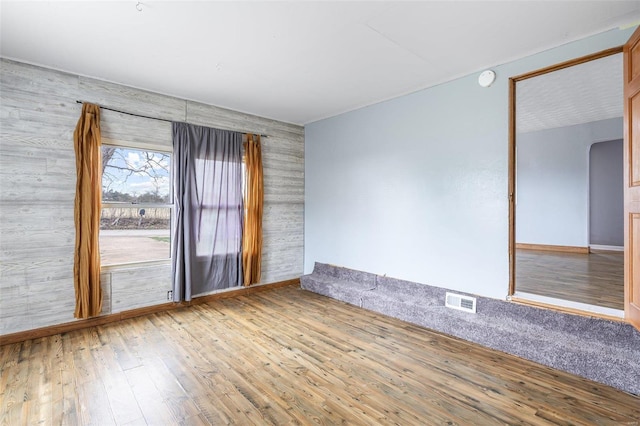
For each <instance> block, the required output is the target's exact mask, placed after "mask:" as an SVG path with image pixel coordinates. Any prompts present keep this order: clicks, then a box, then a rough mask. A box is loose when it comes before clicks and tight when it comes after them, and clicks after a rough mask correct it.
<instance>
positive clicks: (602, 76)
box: [516, 53, 623, 133]
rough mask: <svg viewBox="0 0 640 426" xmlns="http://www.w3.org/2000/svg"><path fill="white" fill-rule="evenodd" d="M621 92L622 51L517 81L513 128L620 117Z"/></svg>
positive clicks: (526, 129) (527, 129) (549, 126)
mask: <svg viewBox="0 0 640 426" xmlns="http://www.w3.org/2000/svg"><path fill="white" fill-rule="evenodd" d="M622 92H623V77H622V53H618V54H615V55H611V56H607V57H605V58H601V59H598V60H595V61H590V62H586V63H583V64H580V65H574V66H572V67H569V68H564V69H561V70H558V71H554V72H551V73H547V74H542V75H539V76H537V77H533V78H529V79H527V80H522V81H518V82H517V83H516V116H517V121H516V131H517V132H518V133H527V132H533V131H537V130H544V129H552V128H556V127H564V126H573V125H576V124H583V123H589V122H591V121H597V120H605V119H608V118H614V117H622V115H623V96H622Z"/></svg>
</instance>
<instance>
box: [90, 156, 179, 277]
mask: <svg viewBox="0 0 640 426" xmlns="http://www.w3.org/2000/svg"><path fill="white" fill-rule="evenodd" d="M170 170H171V153H170V152H163V151H150V150H144V149H137V148H129V147H117V146H108V145H103V146H102V213H101V216H100V260H101V264H102V265H105V266H108V265H116V264H123V263H131V262H148V261H156V260H163V259H170V258H171V215H172V210H173V204H172V197H171V173H170Z"/></svg>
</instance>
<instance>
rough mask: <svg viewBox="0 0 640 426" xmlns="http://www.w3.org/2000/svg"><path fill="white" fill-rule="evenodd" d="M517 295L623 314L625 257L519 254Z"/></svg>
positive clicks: (602, 253) (532, 251)
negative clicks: (618, 310) (585, 305)
mask: <svg viewBox="0 0 640 426" xmlns="http://www.w3.org/2000/svg"><path fill="white" fill-rule="evenodd" d="M516 291H519V292H525V293H533V294H538V295H541V296H547V297H553V298H556V299H563V300H570V301H572V302H580V303H586V304H588V305H596V306H603V307H605V308H612V309H620V310H623V309H624V254H623V253H622V252H600V253H589V254H580V253H561V252H553V251H539V250H516Z"/></svg>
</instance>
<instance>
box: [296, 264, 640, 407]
mask: <svg viewBox="0 0 640 426" xmlns="http://www.w3.org/2000/svg"><path fill="white" fill-rule="evenodd" d="M300 283H301V286H302V288H303V289H305V290H309V291H312V292H314V293H318V294H322V295H324V296H328V297H331V298H334V299H337V300H341V301H343V302H347V303H350V304H353V305H356V306H359V307H362V308H365V309H369V310H372V311H375V312H379V313H381V314H384V315H388V316H391V317H394V318H398V319H401V320H404V321H407V322H411V323H414V324H418V325H421V326H423V327H426V328H430V329H432V330H436V331H439V332H442V333H445V334H449V335H452V336H456V337H459V338H461V339H465V340H468V341H471V342H475V343H478V344H480V345H482V346H486V347H489V348H492V349H496V350H499V351H502V352H506V353H509V354H513V355H516V356H519V357H521V358H525V359H529V360H531V361H534V362H537V363H540V364H543V365H546V366H549V367H552V368H556V369H558V370H563V371H567V372H569V373H572V374H575V375H578V376H581V377H585V378H587V379H591V380H593V381H596V382H599V383H603V384H606V385H609V386H613V387H615V388H618V389H621V390H623V391H625V392H628V393H632V394H635V395H640V332H638V331H637V330H636V329H635V328H633V327H632V326H631V325H629V324H626V323H622V322H615V321H608V320H604V319H600V318H592V317H585V316H580V315H571V314H565V313H562V312H557V311H553V310H549V309H542V308H536V307H533V306H526V305H520V304H516V303H511V302H507V301H502V300H497V299H491V298H486V297H477V296H474V297H476V298H477V302H476V308H477V313H476V314H473V313H468V312H463V311H459V310H455V309H450V308H446V307H445V306H444V305H445V293H446V291H447V290H446V289H444V288H440V287H432V286H428V285H425V284H419V283H414V282H410V281H403V280H398V279H394V278H388V277H382V276H379V275H375V274H371V273H368V272H361V271H354V270H351V269H347V268H342V267H337V266H332V265H327V264H323V263H316V264H315V267H314V269H313V273H311V274H308V275H304V276H302V277H301V278H300ZM456 293H457V294H464V293H459V292H456Z"/></svg>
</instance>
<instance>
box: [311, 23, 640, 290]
mask: <svg viewBox="0 0 640 426" xmlns="http://www.w3.org/2000/svg"><path fill="white" fill-rule="evenodd" d="M632 31H633V29H627V30H612V31H608V32H606V33H603V34H599V35H597V36H593V37H589V38H586V39H583V40H580V41H577V42H573V43H570V44H567V45H564V46H561V47H559V48H556V49H552V50H548V51H545V52H542V53H539V54H536V55H533V56H528V57H526V58H523V59H520V60H517V61H514V62H510V63H508V64H504V65H499V66H495V67H493V69H494V70H495V71H496V73H497V76H498V78H497V80H496V82H495V83H494V84H493V85H492V86H491V87H489V88H486V89H485V88H481V87H480V86H479V85H478V84H477V75H478V74H477V73H476V74H473V75H469V76H466V77H463V78H460V79H457V80H454V81H451V82H448V83H445V84H441V85H438V86H435V87H431V88H428V89H425V90H422V91H419V92H416V93H413V94H410V95H406V96H402V97H399V98H396V99H392V100H389V101H386V102H382V103H379V104H375V105H372V106H369V107H366V108H361V109H359V110H356V111H352V112H348V113H345V114H341V115H338V116H336V117H332V118H328V119H325V120H321V121H318V122H315V123H311V124H308V125H307V126H305V272H306V273H309V272H311V270H312V269H313V264H314V262H316V261H318V262H324V263H331V264H335V265H339V266H344V267H348V268H352V269H357V270H363V271H368V272H372V273H376V274H387V275H388V276H391V277H395V278H401V279H405V280H409V281H415V282H420V283H426V284H430V285H434V286H441V287H445V288H449V289H454V290H459V291H465V292H469V293H475V294H478V295H482V296H487V297H494V298H504V297H505V296H506V295H507V291H508V281H509V279H508V271H509V262H508V202H507V180H508V179H507V171H508V78H509V77H510V76H515V75H519V74H523V73H526V72H529V71H532V70H535V69H539V68H542V67H545V66H549V65H552V64H555V63H558V62H562V61H565V60H569V59H572V58H576V57H580V56H583V55H586V54H590V53H593V52H597V51H600V50H603V49H606V48H609V47H613V46H619V45H621V44H623V43H624V42H625V41H626V40H627V39H628V38H629V36H630V35H631V33H632ZM459 53H460V54H463V53H461V52H459ZM479 71H481V70H478V72H479Z"/></svg>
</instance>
